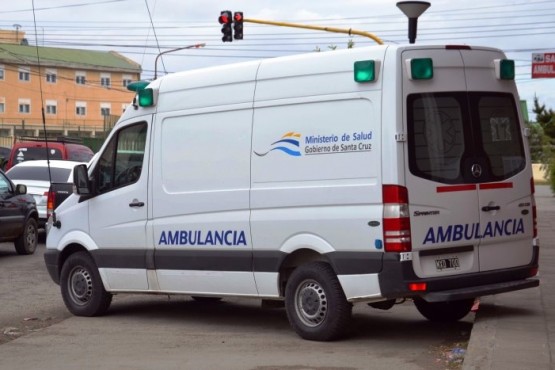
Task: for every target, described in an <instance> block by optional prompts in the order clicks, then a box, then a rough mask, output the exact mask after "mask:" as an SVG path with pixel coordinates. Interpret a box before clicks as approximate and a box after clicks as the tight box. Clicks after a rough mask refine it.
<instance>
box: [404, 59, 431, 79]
mask: <svg viewBox="0 0 555 370" xmlns="http://www.w3.org/2000/svg"><path fill="white" fill-rule="evenodd" d="M405 63H406V67H407V72H408V74H409V79H411V80H431V79H432V78H433V77H434V63H433V61H432V58H416V59H407V60H406V61H405Z"/></svg>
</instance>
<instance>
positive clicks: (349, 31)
mask: <svg viewBox="0 0 555 370" xmlns="http://www.w3.org/2000/svg"><path fill="white" fill-rule="evenodd" d="M243 22H249V23H258V24H269V25H272V26H281V27H294V28H305V29H309V30H317V31H327V32H336V33H346V34H349V35H359V36H365V37H369V38H371V39H372V40H374V41H375V42H376V43H378V44H379V45H383V41H382V40H381V39H380V38H379V37H378V36H376V35H374V34H373V33H370V32H366V31H359V30H353V29H351V28H348V29H347V28H336V27H323V26H312V25H307V24H299V23H288V22H274V21H265V20H261V19H252V18H245V19H243Z"/></svg>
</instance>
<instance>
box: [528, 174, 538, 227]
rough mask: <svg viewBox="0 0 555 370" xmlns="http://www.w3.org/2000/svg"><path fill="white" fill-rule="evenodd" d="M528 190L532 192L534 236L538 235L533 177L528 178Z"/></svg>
mask: <svg viewBox="0 0 555 370" xmlns="http://www.w3.org/2000/svg"><path fill="white" fill-rule="evenodd" d="M530 192H531V193H532V195H531V197H532V222H533V224H534V238H537V237H538V210H537V209H536V197H535V196H534V194H535V193H536V187H535V186H534V178H533V177H532V178H531V179H530Z"/></svg>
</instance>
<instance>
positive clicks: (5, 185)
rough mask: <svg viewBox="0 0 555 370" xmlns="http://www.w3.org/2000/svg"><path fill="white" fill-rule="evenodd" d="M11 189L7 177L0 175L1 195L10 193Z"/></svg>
mask: <svg viewBox="0 0 555 370" xmlns="http://www.w3.org/2000/svg"><path fill="white" fill-rule="evenodd" d="M11 188H12V186H11V185H10V182H9V181H8V179H7V178H6V176H4V175H3V174H1V173H0V194H1V195H3V194H7V193H9V192H10V191H11Z"/></svg>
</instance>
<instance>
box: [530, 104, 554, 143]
mask: <svg viewBox="0 0 555 370" xmlns="http://www.w3.org/2000/svg"><path fill="white" fill-rule="evenodd" d="M533 112H534V113H535V114H536V122H537V123H539V124H540V126H541V127H542V129H543V132H544V134H546V135H547V136H549V137H550V138H551V139H555V111H553V109H546V108H545V104H542V105H540V103H539V101H538V97H537V96H535V97H534V109H533Z"/></svg>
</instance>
